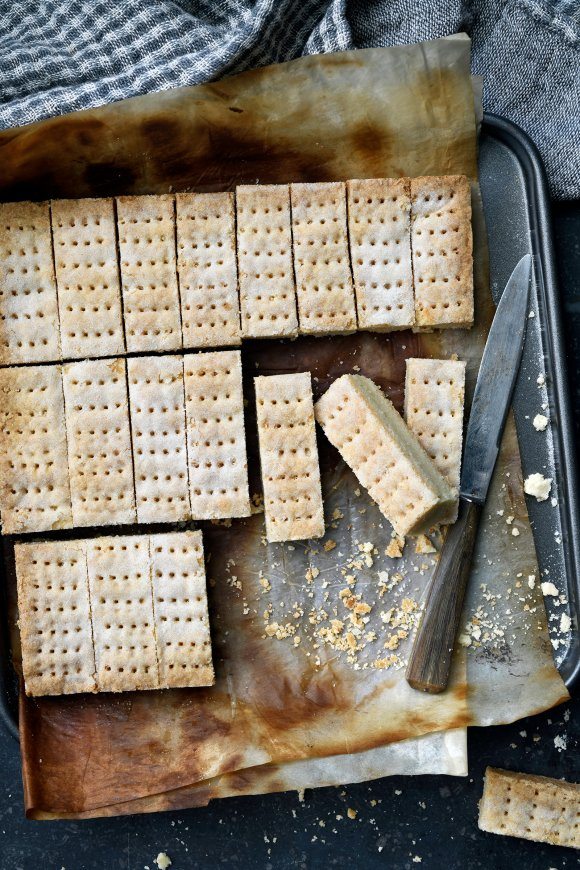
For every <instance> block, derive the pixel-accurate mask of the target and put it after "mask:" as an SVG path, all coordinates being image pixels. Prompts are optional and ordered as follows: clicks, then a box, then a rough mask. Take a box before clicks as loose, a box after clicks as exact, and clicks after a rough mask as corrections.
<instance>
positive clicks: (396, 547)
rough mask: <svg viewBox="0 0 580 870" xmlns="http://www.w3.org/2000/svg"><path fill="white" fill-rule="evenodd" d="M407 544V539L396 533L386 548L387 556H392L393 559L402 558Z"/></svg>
mask: <svg viewBox="0 0 580 870" xmlns="http://www.w3.org/2000/svg"><path fill="white" fill-rule="evenodd" d="M404 546H405V539H404V538H401V537H399V536H398V535H395V537H394V538H392V540H391V543H390V544H389V546H388V547H387V549H386V550H385V556H390V557H391V559H400V558H401V556H402V555H403V548H404Z"/></svg>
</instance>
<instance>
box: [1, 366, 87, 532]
mask: <svg viewBox="0 0 580 870" xmlns="http://www.w3.org/2000/svg"><path fill="white" fill-rule="evenodd" d="M0 395H1V397H2V403H1V405H0V423H1V429H0V511H1V514H2V530H3V532H4V534H14V533H19V532H41V531H46V530H49V529H65V528H70V527H71V526H72V524H73V517H72V510H71V496H70V488H69V474H68V460H67V441H66V431H65V415H64V402H63V394H62V375H61V367H60V366H26V367H24V366H23V367H20V368H9V369H0Z"/></svg>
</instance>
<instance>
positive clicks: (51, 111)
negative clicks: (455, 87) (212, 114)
mask: <svg viewBox="0 0 580 870" xmlns="http://www.w3.org/2000/svg"><path fill="white" fill-rule="evenodd" d="M459 31H466V32H467V33H469V34H470V35H471V37H472V40H473V61H472V63H473V72H474V73H476V74H479V75H483V76H484V107H485V109H486V110H488V111H492V112H497V113H499V114H501V115H504V116H506V117H507V118H510V119H512V120H513V121H515V122H516V123H517V124H519V125H520V126H521V127H523V128H524V130H526V131H527V132H528V133H529V134H530V135H531V137H532V138H533V139H534V141H535V142H536V144H537V145H538V147H539V149H540V151H541V153H542V156H543V158H544V162H545V164H546V168H547V170H548V176H549V180H550V185H551V190H552V193H553V195H554V196H556V197H558V198H561V199H569V198H577V197H580V15H578V6H577V0H559V2H552V3H548V2H545V0H478V2H473V0H350V2H348V0H181V2H179V3H178V2H171V0H123V2H121V3H119V2H118V0H88V2H87V0H84V2H78V0H46V2H44V3H42V4H36V3H34V4H31V3H29V2H26V0H24V2H14V0H0V127H2V128H6V127H12V126H20V125H22V124H27V123H29V122H31V121H36V120H39V119H41V118H46V117H50V116H51V115H56V114H61V113H63V112H71V111H75V110H77V109H85V108H90V107H93V106H98V105H102V104H104V103H108V102H113V101H115V100H121V99H123V98H125V97H130V96H134V95H137V94H144V93H147V92H150V91H160V90H165V89H167V88H173V87H179V86H181V85H193V84H199V83H200V82H204V81H208V80H211V79H216V78H219V77H221V76H224V75H227V74H231V73H233V72H238V71H241V70H243V69H249V68H251V67H256V66H260V65H263V64H267V63H277V62H280V61H285V60H290V59H292V58H295V57H298V56H300V55H303V54H316V53H321V52H330V51H342V50H345V49H350V48H365V47H371V46H380V45H393V44H397V43H412V42H419V41H421V40H426V39H434V38H437V37H440V36H447V35H448V34H450V33H456V32H459Z"/></svg>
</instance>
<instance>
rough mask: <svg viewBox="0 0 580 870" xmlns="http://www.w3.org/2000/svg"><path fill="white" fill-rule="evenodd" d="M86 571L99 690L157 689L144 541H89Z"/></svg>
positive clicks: (138, 538)
mask: <svg viewBox="0 0 580 870" xmlns="http://www.w3.org/2000/svg"><path fill="white" fill-rule="evenodd" d="M87 566H88V575H89V590H90V596H91V616H92V623H93V641H94V647H95V663H96V674H97V683H98V686H99V691H100V692H129V691H132V690H134V689H156V688H158V686H159V668H158V663H157V648H156V641H155V621H154V617H153V596H152V592H151V560H150V554H149V536H148V535H120V536H118V537H110V538H95V539H93V540H89V541H87Z"/></svg>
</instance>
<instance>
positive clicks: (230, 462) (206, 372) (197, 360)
mask: <svg viewBox="0 0 580 870" xmlns="http://www.w3.org/2000/svg"><path fill="white" fill-rule="evenodd" d="M183 365H184V374H185V410H186V422H187V455H188V466H189V493H190V501H191V513H192V515H193V518H194V519H199V520H202V519H225V518H228V517H246V516H249V514H250V496H249V490H248V462H247V458H246V435H245V428H244V398H243V394H242V360H241V355H240V352H239V351H238V350H224V351H214V352H208V353H198V354H188V355H187V356H185V357H184V360H183Z"/></svg>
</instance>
